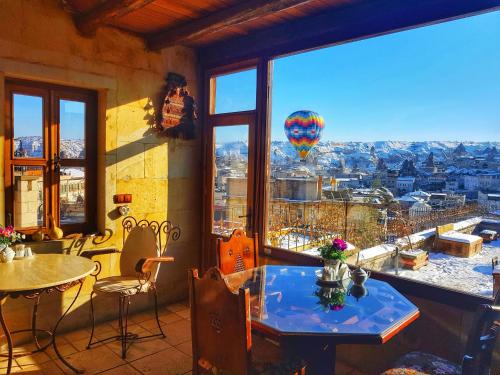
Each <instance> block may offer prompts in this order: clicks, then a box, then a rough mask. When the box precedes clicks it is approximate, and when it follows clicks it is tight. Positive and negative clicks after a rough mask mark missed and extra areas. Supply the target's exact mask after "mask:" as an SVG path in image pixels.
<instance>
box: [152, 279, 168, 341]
mask: <svg viewBox="0 0 500 375" xmlns="http://www.w3.org/2000/svg"><path fill="white" fill-rule="evenodd" d="M153 292H154V297H155V317H156V324H158V329H159V330H160V334H161V335H162V336H163V338H165V337H166V336H165V333H164V332H163V329H162V328H161V324H160V318H159V317H158V293H157V291H156V286H155V287H153Z"/></svg>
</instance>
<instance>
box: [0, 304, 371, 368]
mask: <svg viewBox="0 0 500 375" xmlns="http://www.w3.org/2000/svg"><path fill="white" fill-rule="evenodd" d="M159 317H160V321H161V324H162V328H163V331H164V332H165V335H166V338H165V339H162V338H154V339H151V340H147V341H142V342H140V343H136V344H134V345H132V346H131V347H130V348H129V350H128V352H127V359H126V360H123V359H121V356H120V350H121V348H120V344H119V342H116V341H115V342H111V343H107V344H102V345H98V346H95V347H93V348H92V349H89V350H87V348H86V347H87V343H88V339H89V335H90V330H89V329H82V330H79V331H74V332H69V333H67V334H65V335H61V336H60V337H59V336H58V340H57V342H58V348H59V349H60V351H61V352H62V354H63V356H64V357H65V358H67V360H68V361H70V362H71V363H72V364H73V365H75V366H76V367H80V368H82V369H84V370H85V374H102V375H139V374H155V375H182V374H191V373H192V372H191V366H192V356H191V322H190V312H189V307H188V304H187V302H183V303H176V304H172V305H168V306H165V307H162V308H161V309H160V314H159ZM117 327H118V323H117V322H116V321H115V322H108V323H102V324H100V325H98V326H96V331H95V337H96V339H102V338H106V337H109V336H112V335H114V334H116V333H117ZM129 330H130V331H132V332H134V333H137V334H139V335H144V336H146V335H148V334H153V333H157V332H158V331H157V330H158V328H157V325H156V320H155V319H154V313H153V311H148V312H144V313H139V314H135V315H132V316H131V317H130V323H129ZM1 339H2V340H3V337H2V338H1ZM16 350H20V351H22V350H23V348H22V347H21V348H16ZM6 367H7V362H6V359H5V358H3V357H0V374H3V373H5V369H6ZM12 373H13V374H14V373H22V374H27V375H61V374H72V372H71V371H70V370H69V369H68V368H67V367H65V366H64V365H63V364H62V363H61V361H59V360H57V359H56V355H55V353H54V351H53V349H52V348H49V349H47V351H45V352H40V353H36V354H34V355H31V356H25V357H20V358H17V359H16V360H15V362H14V363H13V369H12ZM337 374H339V375H363V374H361V373H360V372H357V371H355V370H353V369H351V368H349V367H347V366H345V365H343V364H342V363H337Z"/></svg>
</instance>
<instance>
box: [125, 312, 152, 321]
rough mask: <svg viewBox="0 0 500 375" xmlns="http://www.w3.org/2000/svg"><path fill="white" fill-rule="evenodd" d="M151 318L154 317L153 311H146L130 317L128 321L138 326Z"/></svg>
mask: <svg viewBox="0 0 500 375" xmlns="http://www.w3.org/2000/svg"><path fill="white" fill-rule="evenodd" d="M152 317H154V310H147V311H143V312H140V313H138V314H134V315H131V316H130V318H129V319H130V321H131V322H133V323H137V324H139V323H141V322H144V321H146V320H149V319H151V318H152Z"/></svg>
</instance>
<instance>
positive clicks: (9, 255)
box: [0, 246, 16, 263]
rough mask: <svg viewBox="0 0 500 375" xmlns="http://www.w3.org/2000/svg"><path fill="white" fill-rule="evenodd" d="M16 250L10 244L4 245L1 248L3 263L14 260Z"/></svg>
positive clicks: (0, 259)
mask: <svg viewBox="0 0 500 375" xmlns="http://www.w3.org/2000/svg"><path fill="white" fill-rule="evenodd" d="M15 256H16V252H15V251H14V250H12V249H11V248H10V247H9V246H4V247H3V248H2V249H0V261H1V262H2V263H10V262H12V261H13V260H14V257H15Z"/></svg>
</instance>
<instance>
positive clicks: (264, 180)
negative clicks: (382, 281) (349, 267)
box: [207, 12, 500, 296]
mask: <svg viewBox="0 0 500 375" xmlns="http://www.w3.org/2000/svg"><path fill="white" fill-rule="evenodd" d="M499 22H500V12H493V13H488V14H482V15H478V16H473V17H468V18H464V19H460V20H455V21H450V22H446V23H442V24H436V25H432V26H427V27H422V28H416V29H412V30H407V31H403V32H398V33H394V34H389V35H385V36H379V37H373V38H370V39H365V40H362V41H356V42H352V43H346V44H342V45H337V46H332V47H327V48H323V49H318V50H314V51H308V52H304V53H299V54H294V55H287V56H285V57H276V58H269V57H267V56H265V57H264V56H263V57H261V58H259V59H256V60H254V62H253V64H254V65H255V66H257V68H256V69H250V70H248V69H247V70H243V71H242V70H240V71H238V68H235V69H234V70H232V71H231V68H230V67H228V68H227V69H225V70H224V68H217V69H216V71H219V69H222V71H223V73H224V74H225V75H222V76H221V75H217V73H216V74H214V75H209V77H210V82H211V86H210V88H211V90H210V94H211V95H210V105H209V113H208V118H209V121H208V130H209V133H208V136H210V137H214V138H210V139H212V140H214V142H215V145H212V146H213V147H214V148H213V149H210V155H212V156H213V155H216V158H215V161H214V160H212V162H213V161H214V163H215V167H214V174H215V177H214V176H213V175H212V179H211V180H210V182H211V183H212V185H213V186H212V187H213V191H214V192H215V193H214V196H211V197H210V198H211V199H210V201H209V204H210V207H211V208H215V209H212V210H211V211H207V212H210V214H211V215H212V216H210V217H209V218H208V219H209V220H210V224H213V226H212V227H209V228H207V233H208V232H209V231H211V232H210V233H212V234H214V235H217V236H220V235H227V234H228V233H229V232H230V231H231V230H232V229H234V228H236V227H242V228H244V227H246V228H247V230H250V229H251V230H252V231H253V232H257V233H258V234H259V238H260V240H261V244H260V245H261V247H260V248H261V249H263V250H264V251H265V252H266V253H267V254H271V255H273V256H277V257H284V258H286V259H288V260H290V259H292V260H293V261H295V262H297V263H300V262H313V263H316V262H318V259H317V258H318V257H319V252H318V247H320V246H321V245H323V244H324V243H325V242H326V241H331V240H333V239H335V238H338V237H340V238H343V239H344V240H346V241H347V242H348V249H347V251H348V256H349V257H348V262H349V263H351V264H358V265H361V266H363V267H365V268H370V269H372V270H375V271H381V272H386V273H389V274H394V275H398V276H401V277H405V278H408V279H413V280H417V281H423V282H429V283H433V284H435V285H439V286H442V287H446V288H451V289H456V290H459V291H462V292H472V293H475V294H480V295H484V296H489V295H491V293H492V290H493V283H492V275H491V259H492V258H493V257H495V256H500V242H499V240H496V241H491V242H485V243H484V244H483V245H482V247H478V246H476V245H477V241H478V238H479V237H478V236H477V235H479V234H480V232H481V231H483V230H486V233H488V231H491V230H493V231H496V232H498V233H500V221H499V220H498V218H499V217H498V215H499V212H500V206H499V205H498V204H497V202H498V196H500V138H499V134H500V133H499V132H498V129H499V126H500V107H499V106H498V100H499V98H500V86H499V85H498V82H499V81H500V65H499V61H500V49H498V48H496V46H497V44H498V43H497V41H498V40H500V29H499V28H498V24H499ZM228 73H231V74H228ZM259 83H260V84H259ZM255 91H257V93H256V94H255ZM249 109H251V110H250V111H249ZM254 109H255V110H254ZM238 111H240V112H238ZM236 112H237V113H239V114H235V113H236ZM243 114H244V115H245V116H254V117H255V132H254V131H253V130H252V126H250V131H249V130H248V129H249V128H248V127H247V126H246V124H248V123H249V122H245V121H243V120H244V118H243V117H241V116H242V115H243ZM225 116H228V117H225ZM217 124H219V125H224V126H226V125H229V126H231V127H229V128H227V129H215V128H214V125H217ZM252 134H255V141H254V142H253V143H252V142H251V141H248V142H247V139H251V137H252ZM252 144H253V147H252ZM252 153H253V155H254V156H255V157H254V158H250V157H249V155H251V154H252ZM212 156H210V157H212ZM251 171H253V173H250V172H251ZM245 189H246V190H245ZM209 191H210V190H209ZM245 194H246V198H247V199H242V197H245ZM252 197H253V198H252ZM240 208H244V209H246V211H244V210H240ZM495 215H496V216H495ZM488 216H492V217H493V218H494V219H495V218H496V221H495V220H490V219H489V218H488ZM485 218H486V219H485ZM250 219H251V220H250ZM488 220H489V221H488ZM249 223H251V224H252V227H251V228H250V227H249ZM438 227H439V229H438ZM438 232H441V233H440V234H442V235H443V236H441V237H443V238H439V235H440V234H439V233H438ZM447 232H453V233H451V236H452V237H453V236H455V238H456V239H458V240H457V241H455V242H453V241H451V242H453V243H450V241H448V242H446V239H445V237H446V236H448V235H449V234H447ZM470 235H472V236H475V237H468V236H470ZM484 235H485V234H484V233H483V236H484ZM460 241H462V243H465V242H466V241H472V242H471V243H473V244H474V245H471V246H468V245H467V246H465V245H460V244H459V245H457V244H456V243H459V242H460ZM311 257H313V258H315V259H312V260H311ZM390 277H392V276H390Z"/></svg>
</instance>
